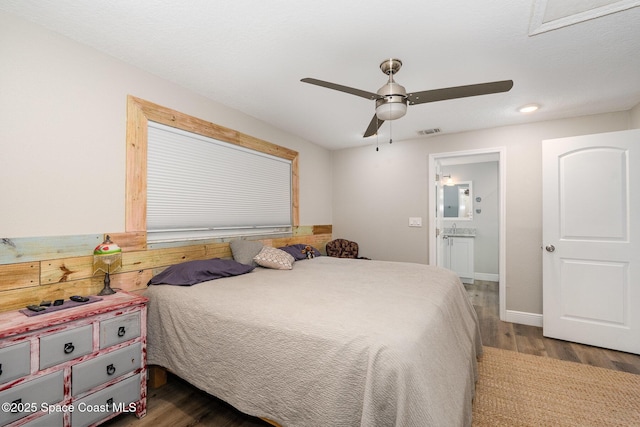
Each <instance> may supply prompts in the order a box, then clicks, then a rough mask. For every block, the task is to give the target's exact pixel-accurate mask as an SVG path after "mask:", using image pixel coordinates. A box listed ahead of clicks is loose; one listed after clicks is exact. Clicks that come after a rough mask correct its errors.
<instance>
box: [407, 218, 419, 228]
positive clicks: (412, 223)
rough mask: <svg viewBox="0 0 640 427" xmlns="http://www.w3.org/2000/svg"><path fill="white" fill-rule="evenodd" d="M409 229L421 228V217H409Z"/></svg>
mask: <svg viewBox="0 0 640 427" xmlns="http://www.w3.org/2000/svg"><path fill="white" fill-rule="evenodd" d="M409 227H422V217H419V216H416V217H409Z"/></svg>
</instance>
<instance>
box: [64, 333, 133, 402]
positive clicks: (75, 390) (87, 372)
mask: <svg viewBox="0 0 640 427" xmlns="http://www.w3.org/2000/svg"><path fill="white" fill-rule="evenodd" d="M141 347H142V345H141V344H140V343H135V344H133V345H130V346H128V347H125V348H121V349H120V350H116V351H113V352H111V353H109V354H104V355H102V356H100V357H97V358H95V359H91V360H87V361H86V362H82V363H79V364H77V365H75V366H74V367H73V368H72V371H71V392H72V394H73V395H74V396H76V395H78V394H80V393H82V392H85V391H87V390H90V389H92V388H93V387H95V386H97V385H100V384H103V383H106V382H107V381H110V380H112V379H114V378H117V377H119V376H121V375H124V374H126V373H127V372H131V371H133V370H135V369H137V368H139V367H140V366H141V365H140V358H141V357H142V348H141Z"/></svg>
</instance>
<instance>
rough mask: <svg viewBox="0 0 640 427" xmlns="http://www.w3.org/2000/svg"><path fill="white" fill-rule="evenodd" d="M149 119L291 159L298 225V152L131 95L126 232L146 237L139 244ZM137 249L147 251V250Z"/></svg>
mask: <svg viewBox="0 0 640 427" xmlns="http://www.w3.org/2000/svg"><path fill="white" fill-rule="evenodd" d="M149 120H151V121H154V122H157V123H162V124H164V125H167V126H171V127H175V128H178V129H182V130H184V131H187V132H193V133H197V134H199V135H203V136H206V137H209V138H214V139H218V140H221V141H225V142H228V143H231V144H236V145H239V146H242V147H245V148H249V149H252V150H256V151H259V152H262V153H266V154H270V155H272V156H276V157H280V158H283V159H286V160H290V161H291V173H292V176H291V185H292V194H291V203H292V206H291V209H292V215H293V218H292V221H293V226H294V227H297V226H298V225H299V222H300V217H299V174H298V152H297V151H294V150H290V149H288V148H285V147H281V146H279V145H276V144H273V143H271V142H267V141H263V140H261V139H258V138H254V137H252V136H249V135H246V134H243V133H241V132H238V131H236V130H233V129H229V128H226V127H223V126H219V125H216V124H214V123H211V122H207V121H205V120H201V119H198V118H196V117H192V116H189V115H187V114H184V113H180V112H178V111H175V110H172V109H170V108H166V107H163V106H161V105H158V104H154V103H152V102H149V101H145V100H143V99H140V98H136V97H134V96H131V95H128V96H127V152H126V156H127V166H126V168H127V176H126V189H125V196H126V202H125V230H126V232H127V233H136V234H138V235H140V234H144V236H145V238H144V239H138V242H140V244H142V241H144V243H145V244H146V231H147V122H148V121H149ZM131 249H134V248H131ZM138 249H144V247H140V248H138Z"/></svg>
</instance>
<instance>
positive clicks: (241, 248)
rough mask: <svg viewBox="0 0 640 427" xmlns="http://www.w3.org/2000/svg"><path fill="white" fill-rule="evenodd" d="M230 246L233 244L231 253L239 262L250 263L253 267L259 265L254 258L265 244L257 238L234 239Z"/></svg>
mask: <svg viewBox="0 0 640 427" xmlns="http://www.w3.org/2000/svg"><path fill="white" fill-rule="evenodd" d="M229 246H231V253H232V254H233V259H234V260H236V261H238V262H239V263H242V264H246V265H250V266H251V267H257V266H258V264H257V263H256V262H255V261H254V260H253V257H255V256H256V255H258V254H259V253H260V251H261V250H262V247H263V246H264V245H263V244H262V242H259V241H257V240H233V241H232V242H231V243H230V244H229Z"/></svg>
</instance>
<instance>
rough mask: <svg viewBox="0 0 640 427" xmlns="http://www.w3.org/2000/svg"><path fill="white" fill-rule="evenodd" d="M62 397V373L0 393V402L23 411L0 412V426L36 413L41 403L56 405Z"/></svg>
mask: <svg viewBox="0 0 640 427" xmlns="http://www.w3.org/2000/svg"><path fill="white" fill-rule="evenodd" d="M63 397H64V386H63V375H62V371H57V372H54V373H52V374H48V375H45V376H43V377H40V378H36V379H35V380H31V381H28V382H26V383H24V384H20V385H18V386H15V387H13V388H10V389H8V390H5V391H3V392H0V402H2V403H5V402H8V403H15V409H24V410H23V411H21V412H11V411H4V410H3V411H0V425H5V424H8V423H9V422H11V421H15V420H17V419H19V418H22V417H26V416H27V415H30V414H33V413H34V412H38V411H39V410H40V409H41V407H42V404H43V403H47V404H52V403H57V402H60V401H61V400H62V399H63Z"/></svg>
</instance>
